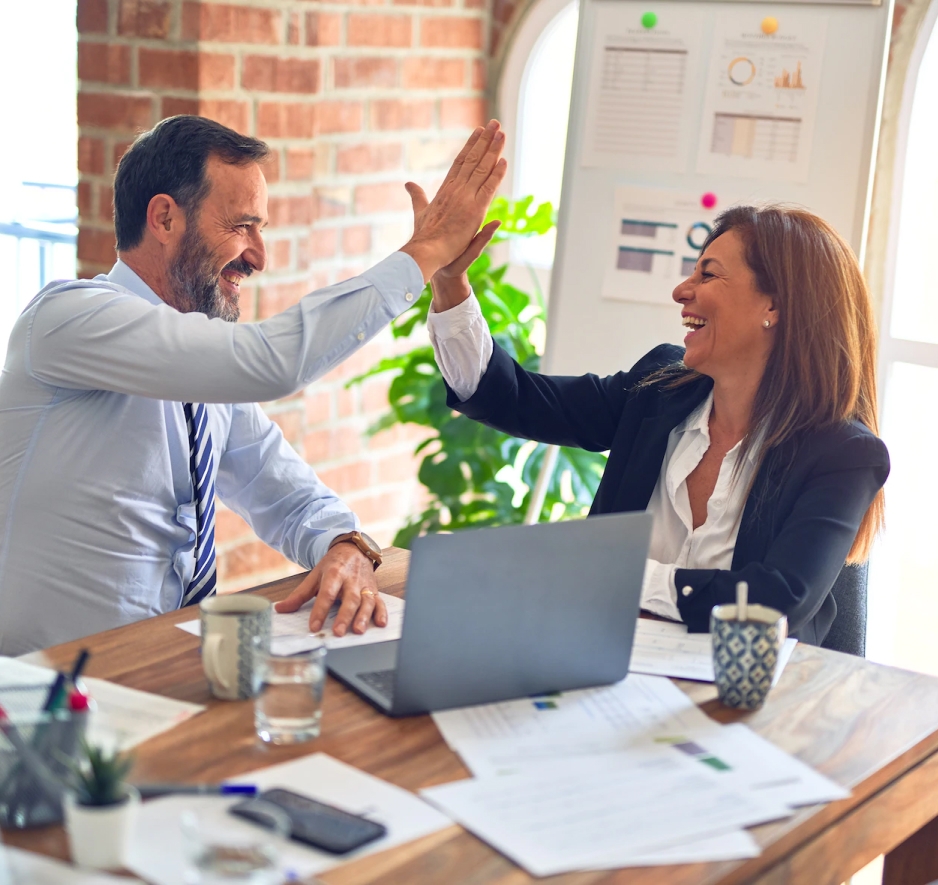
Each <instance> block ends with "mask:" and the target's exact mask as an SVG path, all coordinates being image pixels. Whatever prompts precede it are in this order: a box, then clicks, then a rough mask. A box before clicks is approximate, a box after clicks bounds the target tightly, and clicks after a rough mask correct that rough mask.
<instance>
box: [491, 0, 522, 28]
mask: <svg viewBox="0 0 938 885" xmlns="http://www.w3.org/2000/svg"><path fill="white" fill-rule="evenodd" d="M517 5H518V4H517V0H493V3H492V18H493V19H495V22H496V23H497V24H499V25H507V24H508V22H510V21H511V19H512V18H513V17H514V14H515V9H516V8H517Z"/></svg>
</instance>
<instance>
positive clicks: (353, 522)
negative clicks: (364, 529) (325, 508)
mask: <svg viewBox="0 0 938 885" xmlns="http://www.w3.org/2000/svg"><path fill="white" fill-rule="evenodd" d="M357 531H361V523H359V521H358V517H357V516H356V515H355V514H354V513H352V512H351V511H349V525H347V526H345V528H340V529H329V530H328V531H325V532H320V533H319V534H318V535H316V540H315V541H313V565H314V566H315V565H316V564H317V563H318V562H319V560H320V559H322V558H323V557H324V556H325V555H326V554H327V553H328V552H329V547H330V545H331V544H332V542H333V541H334V540H335V539H336V538H338V537H339V535H347V534H348V533H349V532H357Z"/></svg>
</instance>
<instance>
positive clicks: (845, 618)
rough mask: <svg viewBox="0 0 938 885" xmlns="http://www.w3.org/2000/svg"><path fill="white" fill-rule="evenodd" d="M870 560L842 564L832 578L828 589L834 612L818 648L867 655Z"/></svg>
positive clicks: (860, 655)
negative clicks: (832, 600)
mask: <svg viewBox="0 0 938 885" xmlns="http://www.w3.org/2000/svg"><path fill="white" fill-rule="evenodd" d="M868 578H869V563H866V562H864V563H862V564H861V565H845V566H844V567H843V569H842V570H841V572H840V574H839V575H838V576H837V580H836V581H834V586H833V587H832V588H831V593H832V594H833V595H834V602H836V603H837V614H836V615H834V623H832V624H831V628H830V630H829V631H828V634H827V636H826V637H825V639H824V641H823V642H822V643H821V648H829V649H831V650H832V651H842V652H846V653H847V654H850V655H858V656H859V657H861V658H862V657H865V656H866V584H867V579H868Z"/></svg>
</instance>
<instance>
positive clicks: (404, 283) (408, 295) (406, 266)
mask: <svg viewBox="0 0 938 885" xmlns="http://www.w3.org/2000/svg"><path fill="white" fill-rule="evenodd" d="M362 277H363V278H364V279H366V280H368V282H369V283H371V285H372V286H374V287H375V288H376V289H377V290H378V291H379V292H380V293H381V296H382V297H383V298H384V300H385V302H386V303H387V305H388V307H389V308H390V309H391V311H392V312H393V314H394V316H399V315H400V314H402V313H403V312H404V311H405V310H407V309H408V308H411V307H413V306H414V303H415V302H416V301H417V299H418V298H419V297H420V293H421V292H423V273H422V272H421V270H420V267H419V266H418V265H417V262H416V261H414V259H413V258H411V257H410V255H408V254H407V253H406V252H395V253H394V254H393V255H389V256H388V257H387V258H385V259H384V261H379V262H378V263H377V264H376V265H375V266H374V267H372V268H369V269H368V270H366V271H365V272H364V273H363V274H362Z"/></svg>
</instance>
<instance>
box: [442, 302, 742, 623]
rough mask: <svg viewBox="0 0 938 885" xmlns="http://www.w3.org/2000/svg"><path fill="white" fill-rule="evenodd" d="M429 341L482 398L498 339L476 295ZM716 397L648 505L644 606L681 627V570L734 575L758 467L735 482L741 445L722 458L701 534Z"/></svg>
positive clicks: (681, 433)
mask: <svg viewBox="0 0 938 885" xmlns="http://www.w3.org/2000/svg"><path fill="white" fill-rule="evenodd" d="M427 328H428V331H429V333H430V342H431V344H432V345H433V352H434V354H435V355H436V361H437V364H438V365H439V367H440V371H441V372H442V373H443V377H444V378H445V379H446V383H447V384H449V386H450V387H451V388H452V389H453V391H454V392H455V393H456V395H457V396H458V397H459V399H460V400H467V399H469V397H471V396H472V394H473V393H475V391H476V389H477V388H478V386H479V381H480V380H481V379H482V376H483V375H484V374H485V370H486V369H487V368H488V364H489V360H491V358H492V349H493V348H492V336H491V334H490V333H489V330H488V327H487V325H486V323H485V319H484V318H483V316H482V311H481V310H480V309H479V303H478V301H476V299H475V297H474V296H472V297H470V298H467V299H466V300H465V301H464V302H463V303H462V304H460V305H458V306H456V307H453V308H451V309H450V310H447V311H444V312H443V313H435V312H434V311H433V310H432V308H431V311H430V316H429V317H428V318H427ZM712 408H713V394H712V393H711V394H710V396H708V397H707V399H706V400H704V401H703V402H702V403H701V404H700V405H699V406H698V407H697V408H696V409H695V410H694V411H693V412H692V413H691V414H690V415H688V417H687V418H686V419H685V420H684V421H682V422H681V423H680V424H678V425H677V426H676V427H675V428H674V429H673V430H672V431H671V434H670V436H669V438H668V448H667V451H666V452H665V456H664V461H663V462H662V463H661V472H660V473H659V474H658V482H657V483H656V485H655V490H654V491H653V492H652V495H651V500H650V501H649V502H648V512H649V513H651V514H652V515H653V517H654V522H653V526H652V531H651V546H650V548H649V551H648V557H649V558H648V562H647V565H646V568H645V579H644V582H643V584H642V608H644V609H647V610H648V611H651V612H654V613H655V614H658V615H662V616H663V617H666V618H672V619H674V620H677V621H679V620H680V619H681V615H680V612H679V611H678V607H677V594H678V589H679V588H678V587H676V586H675V583H674V577H675V571H676V570H677V569H679V568H695V569H696V568H700V569H729V568H730V567H731V566H732V563H733V552H734V550H735V548H736V536H737V535H738V533H739V523H740V518H741V516H742V513H743V507H744V506H745V503H746V500H745V499H746V492H747V490H748V489H749V486H750V483H751V481H752V479H753V475H754V471H755V468H756V458H757V452H756V448H757V447H755V446H753V447H752V448H751V449H750V451H749V453H748V455H747V457H746V463H745V464H743V465H742V466H741V468H740V470H739V471H738V473H737V474H736V475H735V476H734V470H735V468H736V461H737V458H738V457H739V450H740V443H737V444H736V445H735V446H734V447H733V448H732V449H730V451H729V452H727V454H726V457H725V458H724V459H723V463H722V464H721V465H720V473H719V476H718V477H717V482H716V486H715V487H714V489H713V494H712V495H711V496H710V500H709V501H708V502H707V519H706V521H705V522H704V524H703V525H701V526H699V527H698V528H697V529H696V530H695V529H694V523H693V517H692V515H691V509H690V498H689V497H688V494H687V477H688V476H690V474H691V473H692V472H693V471H694V469H695V468H696V467H697V465H698V464H699V463H700V460H701V458H703V456H704V453H705V452H706V451H707V449H708V448H710V426H709V425H710V411H711V409H712Z"/></svg>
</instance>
